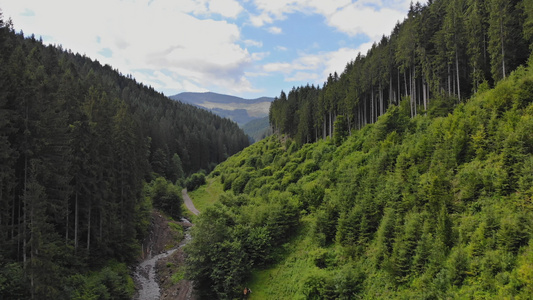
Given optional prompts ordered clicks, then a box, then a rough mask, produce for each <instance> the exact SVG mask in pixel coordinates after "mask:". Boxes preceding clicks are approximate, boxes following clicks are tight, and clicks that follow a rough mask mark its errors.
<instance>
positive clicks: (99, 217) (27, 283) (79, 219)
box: [0, 11, 249, 299]
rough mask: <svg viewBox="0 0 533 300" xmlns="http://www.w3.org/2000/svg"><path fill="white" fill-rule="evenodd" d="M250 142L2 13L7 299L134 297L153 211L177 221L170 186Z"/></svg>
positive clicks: (3, 274) (1, 170)
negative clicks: (136, 264) (134, 270)
mask: <svg viewBox="0 0 533 300" xmlns="http://www.w3.org/2000/svg"><path fill="white" fill-rule="evenodd" d="M248 145H249V141H248V138H247V136H245V134H244V133H243V132H242V130H241V129H239V128H238V126H237V125H236V124H235V123H233V122H231V121H229V120H227V119H223V118H220V117H218V116H215V115H213V114H211V113H208V112H207V111H204V110H201V109H198V108H195V107H193V106H191V105H185V104H182V103H180V102H177V101H172V100H170V99H168V98H167V97H165V96H164V95H162V94H160V93H158V92H156V91H154V89H153V88H150V87H146V86H143V85H142V84H139V83H137V82H136V81H135V80H134V79H133V78H131V76H124V75H122V74H120V73H119V72H118V71H117V70H113V69H112V68H111V67H110V66H108V65H105V66H102V65H101V64H100V63H99V62H97V61H93V60H91V59H90V58H88V57H85V56H83V55H80V54H77V53H76V54H75V53H72V52H71V51H68V50H64V49H62V48H61V46H45V45H43V43H42V41H40V40H36V39H35V37H33V36H31V37H28V38H25V37H24V34H23V33H22V32H20V33H16V32H14V30H13V24H11V22H10V21H7V20H4V19H3V18H2V16H1V11H0V298H1V299H28V298H33V299H89V298H90V296H91V295H92V296H93V297H97V298H99V299H129V298H130V297H131V294H132V289H133V282H131V278H130V277H129V270H128V269H127V264H129V263H131V262H133V261H134V259H136V258H137V257H138V256H139V254H140V241H141V240H142V239H143V238H144V236H145V234H146V231H147V229H148V225H149V224H150V212H151V210H152V206H153V207H156V208H160V209H163V210H166V211H167V212H168V213H169V214H170V215H172V216H174V217H179V216H180V212H179V210H180V205H181V202H180V201H181V192H180V191H179V190H178V189H167V188H165V187H164V185H169V186H170V185H174V184H176V183H177V184H178V185H182V184H183V183H184V182H185V178H186V176H188V175H189V174H191V173H194V172H197V171H200V170H201V169H204V170H207V171H209V170H211V169H212V168H213V167H214V166H215V165H216V164H218V163H219V162H221V161H223V160H225V159H226V158H227V157H228V156H230V155H232V154H234V153H236V152H238V151H240V150H241V149H243V148H244V147H246V146H248ZM156 178H159V179H158V180H156V181H154V183H150V182H151V181H152V180H155V179H156ZM161 178H164V179H161ZM161 185H163V186H161ZM161 191H167V193H170V192H168V191H172V195H163V194H164V193H163V194H161ZM94 272H96V273H94ZM91 274H92V275H91ZM95 295H96V296H95ZM84 297H85V298H84ZM90 299H95V298H90Z"/></svg>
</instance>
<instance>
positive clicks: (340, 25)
mask: <svg viewBox="0 0 533 300" xmlns="http://www.w3.org/2000/svg"><path fill="white" fill-rule="evenodd" d="M404 15H405V13H403V12H400V11H397V10H392V9H389V8H382V9H376V8H374V7H370V6H365V5H359V4H355V5H349V6H346V7H344V8H342V9H340V10H338V11H336V12H335V13H333V14H331V15H330V16H329V18H328V24H329V25H330V26H332V27H335V28H337V29H338V30H340V31H342V32H344V33H347V34H349V35H352V36H354V35H357V34H365V35H367V36H369V37H370V38H372V39H378V38H379V37H381V36H382V35H383V34H386V35H389V34H390V32H391V30H392V28H394V25H395V24H396V22H397V21H398V20H401V19H403V17H404Z"/></svg>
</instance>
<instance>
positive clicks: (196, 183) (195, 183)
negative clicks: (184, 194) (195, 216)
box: [185, 172, 205, 192]
mask: <svg viewBox="0 0 533 300" xmlns="http://www.w3.org/2000/svg"><path fill="white" fill-rule="evenodd" d="M204 184H205V174H204V173H203V172H198V173H194V174H192V175H191V176H189V178H187V180H185V187H186V188H187V191H190V192H192V191H194V190H196V189H197V188H198V187H200V186H201V185H204Z"/></svg>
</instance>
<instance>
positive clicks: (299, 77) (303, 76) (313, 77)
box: [285, 72, 323, 82]
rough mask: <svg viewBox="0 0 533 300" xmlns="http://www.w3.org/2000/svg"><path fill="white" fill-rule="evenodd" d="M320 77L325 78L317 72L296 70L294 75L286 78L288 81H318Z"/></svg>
mask: <svg viewBox="0 0 533 300" xmlns="http://www.w3.org/2000/svg"><path fill="white" fill-rule="evenodd" d="M319 79H322V80H323V78H319V75H318V74H317V73H315V72H296V73H295V74H293V75H292V76H290V77H287V78H285V81H287V82H294V81H302V82H304V81H307V82H316V81H317V80H319Z"/></svg>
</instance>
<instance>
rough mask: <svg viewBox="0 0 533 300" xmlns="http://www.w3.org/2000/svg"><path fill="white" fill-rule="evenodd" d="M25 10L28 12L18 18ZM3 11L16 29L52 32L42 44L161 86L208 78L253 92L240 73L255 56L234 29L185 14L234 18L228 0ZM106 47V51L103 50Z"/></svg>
mask: <svg viewBox="0 0 533 300" xmlns="http://www.w3.org/2000/svg"><path fill="white" fill-rule="evenodd" d="M59 7H60V8H61V10H59V9H58V8H59ZM28 8H31V11H32V12H34V14H29V15H30V16H23V15H22V14H23V13H24V12H26V15H28V14H27V9H28ZM2 9H3V10H4V14H5V15H6V17H9V16H12V17H13V19H14V23H15V27H16V28H23V29H24V32H26V33H28V32H34V33H35V34H36V35H37V36H39V35H42V36H45V37H50V38H49V39H45V42H49V43H54V44H62V45H63V47H64V48H65V49H71V50H72V51H74V52H80V53H82V54H86V55H87V56H89V57H91V58H93V59H97V60H98V61H100V62H101V63H104V64H110V65H111V66H112V67H113V68H116V69H119V70H120V71H121V72H122V73H123V74H135V77H136V78H138V79H139V80H140V81H142V82H145V83H146V84H151V85H152V86H155V85H159V86H158V88H161V89H163V90H164V89H174V88H175V87H178V88H180V87H181V88H183V89H194V90H201V88H198V87H199V86H206V82H210V83H212V84H213V85H216V84H223V85H224V88H226V89H228V90H235V91H240V90H252V88H251V84H250V83H249V82H248V81H247V80H245V79H243V76H244V68H245V66H247V65H249V64H250V63H251V62H252V60H253V59H254V58H253V57H252V55H251V54H250V53H249V52H248V51H247V50H246V49H243V48H242V47H241V46H239V44H238V43H239V42H241V33H240V28H239V27H238V26H237V25H235V24H232V23H229V22H228V21H225V20H220V21H215V20H210V19H198V18H196V17H194V16H192V15H191V14H195V15H209V14H219V15H221V16H223V17H227V18H235V17H237V16H238V15H239V14H240V13H241V12H242V10H243V8H242V6H241V5H240V4H239V3H238V2H237V1H234V0H211V1H205V0H179V1H174V0H153V1H152V0H137V1H120V0H93V1H73V0H50V1H32V2H31V3H29V2H28V1H20V0H4V1H3V4H2ZM8 14H9V15H8ZM19 26H20V27H19ZM245 44H246V43H245ZM255 45H256V46H260V42H256V43H255ZM104 48H107V49H108V50H109V51H107V52H102V49H104ZM99 52H102V53H112V56H111V57H104V56H103V55H101V54H99ZM256 58H257V57H256ZM135 70H137V71H135ZM138 70H144V71H143V72H147V71H146V70H166V72H165V74H172V75H164V74H163V73H155V72H152V73H148V74H146V75H144V76H142V75H141V74H140V72H139V71H138ZM163 75H164V76H163ZM220 77H222V78H223V79H222V80H221V79H219V78H220ZM184 78H187V79H188V82H187V83H185V81H184Z"/></svg>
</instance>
